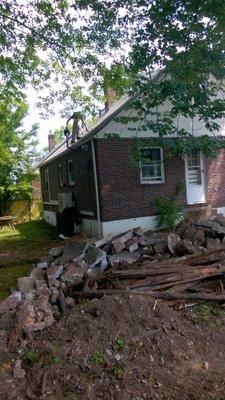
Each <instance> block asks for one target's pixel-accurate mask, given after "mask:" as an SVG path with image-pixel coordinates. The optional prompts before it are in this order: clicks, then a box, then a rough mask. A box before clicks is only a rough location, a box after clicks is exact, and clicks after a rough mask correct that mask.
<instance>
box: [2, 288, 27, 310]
mask: <svg viewBox="0 0 225 400" xmlns="http://www.w3.org/2000/svg"><path fill="white" fill-rule="evenodd" d="M21 299H22V296H21V293H20V292H17V291H16V292H14V293H12V294H11V295H10V296H8V297H7V298H6V299H5V300H3V301H1V302H0V315H2V314H5V313H8V312H9V311H10V310H15V309H16V307H17V306H18V304H19V303H20V302H21Z"/></svg>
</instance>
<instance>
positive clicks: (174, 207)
mask: <svg viewBox="0 0 225 400" xmlns="http://www.w3.org/2000/svg"><path fill="white" fill-rule="evenodd" d="M156 212H157V224H158V226H159V227H163V228H169V229H172V228H174V227H175V225H176V223H177V222H178V221H179V219H180V212H181V207H180V205H179V204H178V203H177V202H176V201H171V200H170V199H169V198H168V197H164V196H160V197H157V199H156Z"/></svg>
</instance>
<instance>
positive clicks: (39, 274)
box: [29, 268, 46, 281]
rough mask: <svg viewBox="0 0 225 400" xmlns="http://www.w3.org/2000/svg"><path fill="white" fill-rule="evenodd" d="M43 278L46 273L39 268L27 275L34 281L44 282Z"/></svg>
mask: <svg viewBox="0 0 225 400" xmlns="http://www.w3.org/2000/svg"><path fill="white" fill-rule="evenodd" d="M45 276H46V271H44V270H42V269H39V268H33V269H32V271H31V273H30V275H29V277H30V278H31V277H32V278H33V279H34V281H36V280H44V278H45Z"/></svg>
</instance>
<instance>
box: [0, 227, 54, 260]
mask: <svg viewBox="0 0 225 400" xmlns="http://www.w3.org/2000/svg"><path fill="white" fill-rule="evenodd" d="M58 242H59V239H58V237H57V230H56V228H55V227H52V226H51V225H48V224H46V223H45V222H44V221H42V220H37V221H30V222H25V223H21V224H17V225H15V229H14V230H13V229H12V228H9V227H4V228H3V229H1V230H0V266H1V267H3V266H7V265H11V264H14V265H19V264H24V262H27V261H28V262H36V260H37V259H38V258H40V257H43V256H45V255H46V254H47V252H48V249H49V248H50V247H51V246H52V245H55V244H57V243H58Z"/></svg>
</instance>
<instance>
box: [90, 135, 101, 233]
mask: <svg viewBox="0 0 225 400" xmlns="http://www.w3.org/2000/svg"><path fill="white" fill-rule="evenodd" d="M91 153H92V162H93V171H94V181H95V199H96V209H97V222H98V235H99V237H101V236H102V229H101V217H100V202H99V192H98V175H97V167H96V157H95V144H94V140H93V139H92V141H91Z"/></svg>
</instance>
